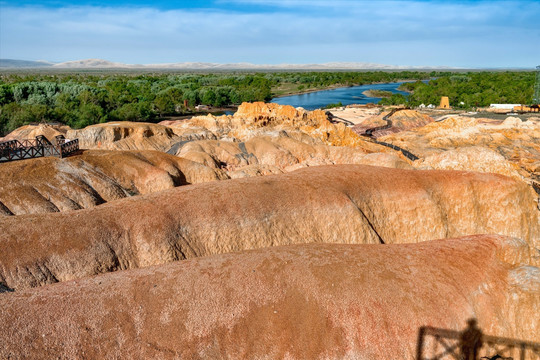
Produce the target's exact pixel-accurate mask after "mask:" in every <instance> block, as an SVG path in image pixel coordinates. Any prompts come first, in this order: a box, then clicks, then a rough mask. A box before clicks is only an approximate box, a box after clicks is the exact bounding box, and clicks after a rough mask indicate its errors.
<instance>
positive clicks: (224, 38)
mask: <svg viewBox="0 0 540 360" xmlns="http://www.w3.org/2000/svg"><path fill="white" fill-rule="evenodd" d="M222 2H223V3H230V4H233V3H234V4H240V3H245V4H248V3H251V4H253V3H257V4H262V5H271V6H275V7H276V8H274V9H269V10H268V9H267V10H265V12H263V11H255V10H246V11H245V12H240V11H225V10H158V9H153V8H129V7H68V8H56V9H55V8H44V7H12V6H3V7H2V11H1V12H0V57H2V58H18V59H38V58H45V59H50V60H56V61H64V60H73V59H80V58H96V57H99V58H105V59H108V60H112V61H121V62H128V63H163V62H181V61H214V62H244V61H247V62H255V63H284V62H301V63H322V62H327V61H359V62H380V63H388V64H407V65H450V66H529V65H533V64H531V62H534V61H538V60H540V56H539V55H540V54H539V52H538V50H536V51H535V50H532V51H529V52H525V53H521V54H524V56H517V55H516V53H512V50H513V49H516V50H519V48H520V47H522V46H528V45H526V44H537V43H539V42H540V41H539V40H540V29H539V28H538V26H537V25H536V19H535V18H534V15H535V14H538V13H540V4H538V3H534V2H532V3H530V4H529V8H528V12H519V11H518V9H513V8H512V7H510V8H509V7H508V6H509V5H512V4H514V7H516V6H517V5H519V4H521V2H511V3H510V2H477V3H463V2H462V3H458V4H457V5H456V4H452V3H450V2H422V1H408V2H401V1H382V2H381V1H379V2H368V1H332V2H329V1H315V2H313V1H310V2H309V3H310V5H311V6H310V7H309V9H307V8H306V11H299V10H298V9H294V8H295V7H296V8H298V7H302V6H304V7H305V5H306V3H307V2H306V1H300V0H291V1H288V0H287V1H275V0H261V1H247V0H246V1H242V0H234V1H222ZM516 4H517V5H516ZM248 9H249V7H248ZM536 48H537V47H536ZM503 49H505V51H510V53H505V52H502V51H501V50H503ZM457 54H460V55H459V56H458V55H457Z"/></svg>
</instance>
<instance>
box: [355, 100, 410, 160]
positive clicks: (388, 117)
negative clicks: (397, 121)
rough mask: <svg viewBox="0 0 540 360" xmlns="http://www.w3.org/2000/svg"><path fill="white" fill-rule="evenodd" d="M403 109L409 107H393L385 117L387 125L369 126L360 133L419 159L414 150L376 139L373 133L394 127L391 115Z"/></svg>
mask: <svg viewBox="0 0 540 360" xmlns="http://www.w3.org/2000/svg"><path fill="white" fill-rule="evenodd" d="M401 110H407V108H396V109H393V110H392V111H390V112H389V113H388V114H386V115H385V116H384V117H383V120H384V121H386V125H381V126H376V127H372V128H369V129H367V130H366V131H364V132H363V133H362V134H360V135H362V136H365V137H368V138H370V139H371V140H372V141H373V142H374V143H376V144H379V145H383V146H386V147H389V148H392V149H394V150H397V151H400V152H401V153H402V154H403V155H404V156H405V157H406V158H407V159H409V160H412V161H415V160H418V159H419V157H418V156H416V155H414V154H413V153H412V152H410V151H408V150H405V149H403V148H400V147H399V146H397V145H393V144H390V143H387V142H384V141H377V139H375V137H374V136H373V133H374V132H376V131H379V130H386V129H390V128H391V127H392V125H393V124H392V120H390V117H391V116H392V115H394V114H395V113H396V112H398V111H401Z"/></svg>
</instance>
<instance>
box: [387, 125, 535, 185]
mask: <svg viewBox="0 0 540 360" xmlns="http://www.w3.org/2000/svg"><path fill="white" fill-rule="evenodd" d="M523 120H525V118H523ZM380 140H382V141H385V142H388V143H391V144H393V145H397V146H400V147H402V148H405V149H407V150H409V151H411V152H412V153H414V154H416V155H417V156H419V157H420V158H422V159H424V158H426V161H427V162H428V163H431V164H429V165H431V167H433V168H449V166H445V164H444V163H446V164H447V165H448V163H449V162H454V163H455V160H456V158H457V157H459V158H461V159H463V160H465V161H463V162H460V164H454V165H452V167H453V168H456V169H467V170H481V168H486V169H489V171H495V172H498V173H503V174H508V173H509V171H508V166H507V165H504V164H502V163H501V161H499V160H496V159H494V157H493V156H492V155H489V154H488V153H487V152H486V151H485V150H484V151H478V154H477V156H474V155H473V156H470V157H469V158H470V159H471V160H472V161H466V158H467V157H468V156H464V155H465V153H470V154H472V153H473V152H474V150H472V149H470V150H463V151H457V149H465V148H470V147H475V148H477V149H483V148H488V149H491V150H492V151H494V152H497V153H499V154H500V155H502V156H503V157H504V158H505V159H506V161H508V162H509V163H510V165H511V166H512V168H513V169H514V170H515V171H517V172H519V174H520V175H521V176H522V177H523V178H525V179H526V181H527V182H528V183H529V184H531V185H533V186H535V187H536V189H537V192H538V193H540V119H538V118H535V117H530V118H528V119H527V120H526V121H522V120H520V119H519V118H516V117H509V118H507V119H506V120H504V121H502V122H501V121H494V120H490V119H475V118H471V117H467V116H451V117H449V118H447V119H444V120H442V121H438V122H434V123H431V124H428V125H426V126H423V127H421V128H417V129H413V130H410V131H406V132H401V133H399V134H392V135H388V136H384V137H382V138H381V139H380ZM444 152H451V153H449V154H442V153H444ZM428 157H431V159H429V160H428V159H427V158H428ZM475 158H478V161H476V160H475ZM492 160H496V161H495V162H496V163H498V164H494V163H493V161H492ZM438 161H439V162H440V163H441V165H440V166H438V165H436V162H438ZM486 162H489V163H491V164H486ZM426 165H428V164H426Z"/></svg>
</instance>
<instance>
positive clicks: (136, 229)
mask: <svg viewBox="0 0 540 360" xmlns="http://www.w3.org/2000/svg"><path fill="white" fill-rule="evenodd" d="M533 195H534V194H533V193H532V190H531V189H530V188H529V187H528V186H527V185H526V184H524V183H523V182H521V181H518V180H516V179H512V178H509V177H505V176H502V175H496V174H481V173H470V172H459V171H421V170H400V169H391V168H382V167H372V166H362V165H335V166H321V167H312V168H305V169H301V170H297V171H294V172H291V173H288V174H281V175H270V176H266V177H257V178H247V179H234V180H226V181H219V182H209V183H204V184H196V185H188V186H182V187H178V188H174V189H170V190H165V191H162V192H159V193H154V194H148V195H142V196H138V197H132V198H127V199H121V200H117V201H114V202H110V203H107V204H103V205H101V206H99V207H94V208H91V209H84V210H78V211H75V212H65V213H52V214H39V215H21V216H17V217H12V216H5V217H2V218H0V234H1V239H0V283H2V284H4V285H5V286H7V287H9V288H13V289H15V290H19V289H23V288H28V287H34V286H40V285H43V284H48V283H52V282H57V281H65V280H70V279H75V278H80V277H84V276H88V275H94V274H99V273H102V272H109V271H115V270H121V269H129V268H136V267H142V266H148V265H154V264H161V263H166V262H171V261H175V260H180V259H187V258H193V257H199V256H206V255H211V254H217V253H225V252H233V251H239V250H244V249H254V248H262V247H269V246H276V245H286V244H295V243H305V242H321V243H368V244H369V243H371V244H380V243H385V244H391V243H400V242H406V243H415V242H421V241H427V240H430V239H436V238H449V237H457V236H464V235H472V234H489V233H493V234H502V235H508V236H512V237H516V238H520V239H523V240H525V241H526V242H528V243H529V244H530V245H531V246H533V247H539V246H538V245H539V234H540V230H539V228H540V224H539V219H538V210H537V208H536V202H535V198H534V196H533Z"/></svg>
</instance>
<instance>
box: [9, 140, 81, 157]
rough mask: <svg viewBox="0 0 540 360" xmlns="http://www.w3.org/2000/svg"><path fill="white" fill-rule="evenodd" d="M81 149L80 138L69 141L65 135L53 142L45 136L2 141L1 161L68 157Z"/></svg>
mask: <svg viewBox="0 0 540 360" xmlns="http://www.w3.org/2000/svg"><path fill="white" fill-rule="evenodd" d="M78 150H79V139H75V140H71V141H67V142H66V140H65V138H64V136H62V135H58V136H56V137H55V144H52V143H51V142H50V141H49V140H48V139H47V138H46V137H45V136H43V135H39V136H36V138H35V139H25V140H9V141H5V142H1V143H0V162H8V161H15V160H24V159H32V158H38V157H44V156H55V157H59V158H62V157H66V156H69V155H72V154H73V153H75V152H77V151H78Z"/></svg>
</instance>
